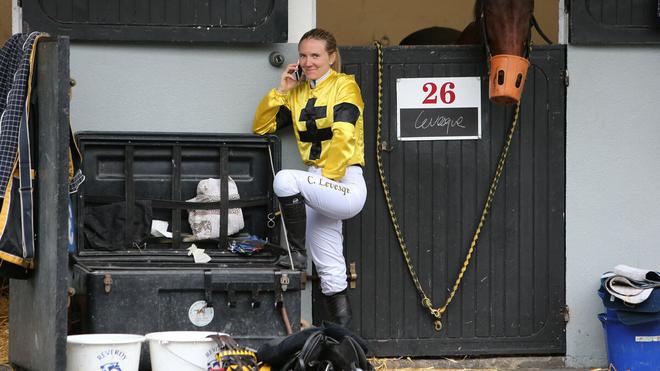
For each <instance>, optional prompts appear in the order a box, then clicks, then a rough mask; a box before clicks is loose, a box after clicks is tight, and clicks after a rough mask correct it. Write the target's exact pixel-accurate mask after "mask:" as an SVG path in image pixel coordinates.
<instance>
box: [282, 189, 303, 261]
mask: <svg viewBox="0 0 660 371" xmlns="http://www.w3.org/2000/svg"><path fill="white" fill-rule="evenodd" d="M279 200H280V208H281V210H282V213H283V214H284V225H285V226H286V231H287V234H286V235H287V238H288V239H289V246H290V247H291V258H292V259H293V267H294V268H295V269H299V270H305V269H306V268H307V251H306V250H305V233H306V232H307V227H306V225H307V214H306V212H305V199H304V198H303V196H302V195H301V194H300V193H298V194H296V195H293V196H287V197H279ZM277 265H279V266H281V267H284V268H291V261H290V260H289V255H288V254H287V255H283V256H281V257H280V259H279V260H278V261H277Z"/></svg>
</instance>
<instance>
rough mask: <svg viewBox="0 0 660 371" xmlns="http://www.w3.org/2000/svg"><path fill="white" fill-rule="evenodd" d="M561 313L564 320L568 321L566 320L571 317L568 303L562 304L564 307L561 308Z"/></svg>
mask: <svg viewBox="0 0 660 371" xmlns="http://www.w3.org/2000/svg"><path fill="white" fill-rule="evenodd" d="M561 314H562V315H563V316H564V322H566V323H568V321H569V320H570V319H571V313H570V312H569V310H568V305H564V307H563V308H561Z"/></svg>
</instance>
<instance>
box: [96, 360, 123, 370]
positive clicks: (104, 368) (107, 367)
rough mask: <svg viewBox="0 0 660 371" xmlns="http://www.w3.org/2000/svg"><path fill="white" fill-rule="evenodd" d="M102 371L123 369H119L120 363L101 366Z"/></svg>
mask: <svg viewBox="0 0 660 371" xmlns="http://www.w3.org/2000/svg"><path fill="white" fill-rule="evenodd" d="M101 371H121V367H119V362H112V363H106V364H104V365H101Z"/></svg>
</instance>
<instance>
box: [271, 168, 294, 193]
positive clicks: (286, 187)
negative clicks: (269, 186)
mask: <svg viewBox="0 0 660 371" xmlns="http://www.w3.org/2000/svg"><path fill="white" fill-rule="evenodd" d="M273 191H274V192H275V194H276V195H277V197H287V196H293V195H295V194H298V193H300V189H298V183H297V181H296V176H295V170H289V169H284V170H280V171H278V172H277V174H275V179H274V180H273Z"/></svg>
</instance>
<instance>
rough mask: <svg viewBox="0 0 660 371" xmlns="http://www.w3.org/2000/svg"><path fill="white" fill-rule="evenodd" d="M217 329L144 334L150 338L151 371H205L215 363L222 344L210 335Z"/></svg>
mask: <svg viewBox="0 0 660 371" xmlns="http://www.w3.org/2000/svg"><path fill="white" fill-rule="evenodd" d="M213 334H217V332H206V331H165V332H152V333H150V334H147V335H145V337H146V338H147V340H148V341H149V353H150V355H151V371H172V370H177V371H200V370H202V371H206V370H208V369H210V368H212V367H213V366H214V365H215V364H217V363H216V359H215V355H216V353H218V351H219V349H220V347H219V346H218V343H216V342H215V340H213V339H209V338H207V336H208V335H213Z"/></svg>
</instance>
